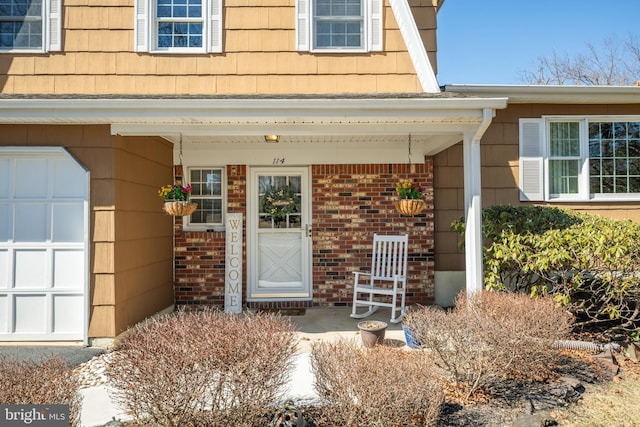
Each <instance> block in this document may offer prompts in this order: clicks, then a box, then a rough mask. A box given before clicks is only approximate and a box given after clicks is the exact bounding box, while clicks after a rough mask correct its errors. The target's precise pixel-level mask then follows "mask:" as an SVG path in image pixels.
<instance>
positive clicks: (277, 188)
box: [247, 167, 312, 301]
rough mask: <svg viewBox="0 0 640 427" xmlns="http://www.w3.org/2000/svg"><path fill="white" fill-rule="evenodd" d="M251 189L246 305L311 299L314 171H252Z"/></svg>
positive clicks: (248, 221)
mask: <svg viewBox="0 0 640 427" xmlns="http://www.w3.org/2000/svg"><path fill="white" fill-rule="evenodd" d="M249 186H250V187H249V196H248V197H249V209H248V213H247V218H248V220H247V226H248V229H247V230H248V234H247V244H248V254H247V263H248V266H249V268H248V269H247V270H248V276H249V277H248V288H249V289H248V295H247V300H249V301H264V300H269V301H281V300H309V299H311V296H312V294H311V198H310V197H309V195H310V181H309V168H306V167H297V168H257V167H256V168H252V169H251V173H250V184H249Z"/></svg>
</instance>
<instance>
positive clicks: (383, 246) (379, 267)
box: [371, 234, 409, 280]
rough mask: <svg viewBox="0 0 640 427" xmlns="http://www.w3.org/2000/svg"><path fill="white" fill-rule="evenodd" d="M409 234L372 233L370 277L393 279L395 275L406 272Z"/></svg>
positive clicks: (401, 274) (404, 274)
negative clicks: (386, 234)
mask: <svg viewBox="0 0 640 427" xmlns="http://www.w3.org/2000/svg"><path fill="white" fill-rule="evenodd" d="M408 243H409V236H408V235H406V234H404V235H401V236H383V235H378V234H374V235H373V253H372V260H371V276H372V278H384V279H389V280H393V277H394V276H396V275H400V276H405V277H406V274H407V254H408Z"/></svg>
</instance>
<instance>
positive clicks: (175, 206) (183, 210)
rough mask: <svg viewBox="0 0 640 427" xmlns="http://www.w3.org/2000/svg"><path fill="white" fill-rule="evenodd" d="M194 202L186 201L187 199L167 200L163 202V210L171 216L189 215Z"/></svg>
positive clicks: (194, 208)
mask: <svg viewBox="0 0 640 427" xmlns="http://www.w3.org/2000/svg"><path fill="white" fill-rule="evenodd" d="M197 206H198V205H196V204H195V203H191V202H187V201H182V200H181V201H169V202H164V211H165V212H166V213H168V214H169V215H173V216H185V215H191V214H192V213H193V212H194V211H195V210H196V207H197Z"/></svg>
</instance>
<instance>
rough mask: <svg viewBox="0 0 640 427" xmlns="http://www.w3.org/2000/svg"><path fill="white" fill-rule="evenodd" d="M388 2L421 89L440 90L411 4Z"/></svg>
mask: <svg viewBox="0 0 640 427" xmlns="http://www.w3.org/2000/svg"><path fill="white" fill-rule="evenodd" d="M389 2H390V3H391V10H393V15H394V16H395V18H396V22H397V23H398V28H400V34H402V38H403V39H404V43H405V45H406V46H407V50H408V51H409V56H410V57H411V61H412V62H413V67H414V68H415V70H416V73H417V75H418V80H420V84H421V85H422V90H423V91H424V92H428V93H437V92H440V86H439V85H438V81H437V80H436V74H435V73H434V72H433V67H431V61H429V56H428V55H427V51H426V49H425V46H424V43H423V42H422V38H421V37H420V32H419V31H418V27H417V25H416V21H415V19H414V18H413V14H412V13H411V6H409V3H408V2H407V0H389Z"/></svg>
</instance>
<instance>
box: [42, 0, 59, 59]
mask: <svg viewBox="0 0 640 427" xmlns="http://www.w3.org/2000/svg"><path fill="white" fill-rule="evenodd" d="M45 10H46V9H45ZM47 14H48V16H46V17H45V20H47V21H48V23H47V26H46V29H47V30H46V39H45V40H46V41H45V51H60V50H62V0H50V1H49V10H48V11H47Z"/></svg>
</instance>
